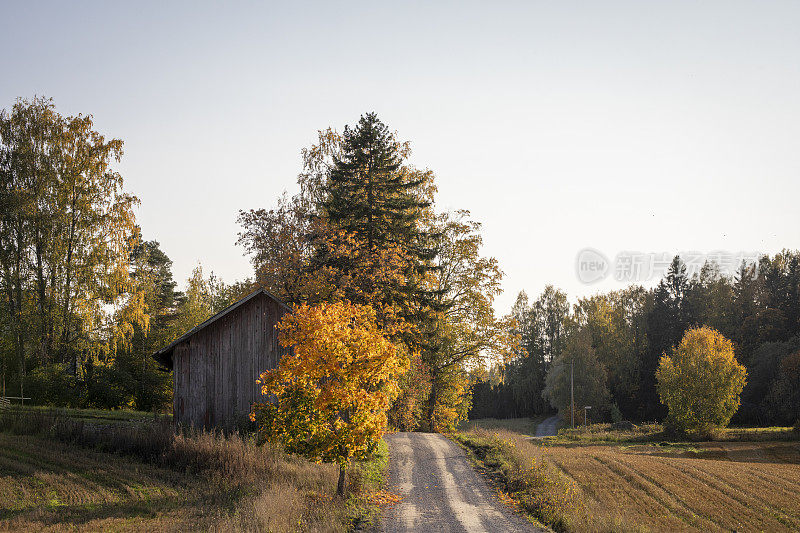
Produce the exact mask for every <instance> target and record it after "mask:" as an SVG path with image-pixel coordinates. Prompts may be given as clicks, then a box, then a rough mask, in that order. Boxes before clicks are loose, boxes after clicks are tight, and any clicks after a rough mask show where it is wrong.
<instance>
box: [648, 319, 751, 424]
mask: <svg viewBox="0 0 800 533" xmlns="http://www.w3.org/2000/svg"><path fill="white" fill-rule="evenodd" d="M746 376H747V371H746V370H745V368H744V367H743V366H742V365H740V364H739V363H738V361H736V356H735V355H734V353H733V343H731V341H729V340H728V339H726V338H725V337H724V336H722V335H721V334H720V333H719V332H718V331H716V330H714V329H711V328H709V327H705V326H704V327H700V328H693V329H689V330H688V331H686V333H685V334H684V336H683V340H681V343H680V344H679V345H678V347H677V348H676V349H675V351H674V353H673V354H672V356H671V357H670V356H668V355H666V354H665V355H663V356H662V357H661V361H660V362H659V365H658V369H657V370H656V379H657V380H658V394H659V396H660V397H661V402H662V403H663V404H664V405H666V406H667V408H668V409H669V414H668V415H667V421H668V423H669V424H670V425H672V426H673V427H674V428H676V429H678V430H681V431H696V432H698V433H699V434H700V435H702V436H707V435H709V434H710V433H711V431H712V430H713V429H714V428H720V427H725V426H727V425H728V423H729V422H730V420H731V417H732V416H733V415H734V414H735V413H736V410H737V409H738V408H739V404H740V403H741V402H740V399H739V395H740V394H741V393H742V389H743V388H744V385H745V382H746Z"/></svg>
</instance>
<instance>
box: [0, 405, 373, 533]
mask: <svg viewBox="0 0 800 533" xmlns="http://www.w3.org/2000/svg"><path fill="white" fill-rule="evenodd" d="M0 430H2V431H3V434H0V439H2V440H3V441H4V442H3V446H0V448H3V449H4V450H6V451H5V452H2V454H0V455H1V456H0V461H2V462H3V464H4V466H7V467H8V468H7V470H8V472H9V474H8V475H5V476H3V477H0V483H2V484H4V485H6V487H7V488H8V490H7V491H3V494H5V498H7V500H6V501H3V502H2V503H3V507H4V508H5V509H7V511H6V512H5V513H4V514H3V515H2V516H1V517H0V519H2V520H3V522H0V525H2V527H6V528H9V529H17V530H24V529H31V528H34V529H35V528H39V527H45V526H52V527H57V526H58V525H59V524H71V523H72V521H74V520H75V519H76V516H78V515H79V516H80V517H81V520H80V521H79V522H78V523H80V524H84V525H85V526H86V529H95V528H98V527H104V528H108V527H112V528H117V527H122V526H123V525H125V527H126V528H132V527H134V526H135V529H146V528H149V527H156V528H158V529H170V528H177V529H181V528H186V527H192V528H198V529H214V530H226V531H227V530H234V531H250V530H254V529H258V530H269V531H297V530H303V531H306V530H308V531H343V530H346V529H350V528H352V527H353V526H354V525H363V524H365V523H374V521H375V520H376V517H377V512H376V508H377V501H376V500H375V499H374V498H373V496H372V493H373V492H375V491H376V490H378V488H379V486H380V484H381V482H382V472H383V469H384V468H385V464H386V451H385V447H382V448H380V451H381V453H379V454H378V455H377V456H375V457H374V458H371V459H370V460H369V461H365V462H354V464H353V468H352V469H351V472H350V477H351V480H350V483H351V486H352V487H353V490H352V497H351V498H350V499H349V500H344V499H341V498H335V497H333V496H332V494H333V492H334V489H335V487H336V482H337V473H336V469H335V468H332V467H331V466H330V465H316V464H313V463H309V462H307V461H305V460H304V459H301V458H299V457H294V456H290V455H286V454H285V453H283V452H282V451H281V450H280V449H278V448H273V447H270V446H268V445H265V446H256V445H255V443H254V442H253V439H252V438H251V437H243V436H240V435H239V434H231V435H223V434H220V433H212V432H199V431H195V430H187V431H184V432H182V433H179V434H175V433H174V431H173V428H172V424H171V422H170V421H169V420H168V419H166V418H159V419H157V420H153V419H142V418H140V419H138V420H136V419H132V420H127V421H124V422H118V423H112V424H104V425H99V424H96V423H87V422H85V421H83V420H76V419H73V418H71V417H70V416H67V415H66V414H65V413H63V412H59V411H44V410H41V409H34V410H29V409H25V410H21V409H12V410H8V411H0ZM109 454H110V455H109ZM26 465H27V466H26ZM30 465H38V466H37V469H41V470H42V472H44V473H46V475H45V486H42V485H41V479H40V478H41V476H36V475H32V473H31V471H30ZM75 476H77V478H76V477H75ZM86 476H88V478H89V479H95V480H96V481H95V482H93V483H90V484H89V485H85V484H84V485H81V484H80V483H79V484H78V485H79V486H81V488H80V490H78V489H76V488H75V483H76V481H75V480H76V479H80V478H81V477H86ZM37 480H38V481H37ZM148 487H150V488H148ZM63 506H67V507H68V509H61V510H62V511H64V510H66V511H68V512H67V513H66V514H64V513H63V512H62V513H59V512H58V511H59V508H61V507H63ZM140 521H141V522H142V523H139V522H140ZM148 523H149V524H150V525H148ZM73 525H74V524H73Z"/></svg>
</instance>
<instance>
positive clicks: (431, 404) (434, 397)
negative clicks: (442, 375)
mask: <svg viewBox="0 0 800 533" xmlns="http://www.w3.org/2000/svg"><path fill="white" fill-rule="evenodd" d="M438 401H439V391H438V390H437V387H436V379H435V378H434V379H432V380H431V393H430V396H428V417H427V418H428V426H429V429H430V431H436V421H435V420H434V415H435V414H436V402H438Z"/></svg>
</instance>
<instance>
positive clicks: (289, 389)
mask: <svg viewBox="0 0 800 533" xmlns="http://www.w3.org/2000/svg"><path fill="white" fill-rule="evenodd" d="M278 327H279V330H280V332H279V340H280V343H281V345H282V346H285V347H290V348H291V351H290V352H289V353H288V354H286V355H284V356H283V357H282V358H281V361H280V363H279V365H278V367H277V368H275V369H273V370H269V371H267V372H264V373H262V374H261V376H260V379H259V382H260V383H261V386H262V389H261V390H262V394H264V395H265V396H266V397H267V398H268V401H266V402H263V403H259V404H256V405H255V407H254V410H253V412H252V414H251V420H253V421H255V422H257V424H258V428H259V436H260V438H262V439H263V440H266V441H270V442H275V443H280V444H281V445H283V447H284V449H285V450H286V451H287V452H289V453H294V454H298V455H302V456H304V457H306V458H308V459H310V460H312V461H316V462H326V463H336V464H338V465H339V483H338V487H337V493H338V494H344V493H345V492H346V490H347V486H346V479H347V478H346V468H347V464H348V463H349V461H350V459H352V458H354V457H356V458H358V457H364V456H366V455H368V454H370V453H372V452H373V451H374V450H375V447H376V446H377V444H378V442H379V441H380V439H381V437H382V436H383V433H384V431H385V430H386V425H387V419H386V411H387V410H388V409H389V406H390V405H391V402H392V401H393V400H394V399H395V397H396V396H397V393H398V391H399V386H398V378H399V377H400V376H401V375H402V374H403V373H404V372H405V371H406V370H407V369H408V364H409V363H408V359H407V358H406V357H404V356H403V355H402V353H401V352H400V351H399V350H398V348H397V347H396V346H395V345H394V344H393V343H392V342H391V341H389V340H388V339H387V337H386V334H385V332H384V331H383V330H381V329H379V327H378V324H377V322H376V316H375V311H374V310H373V309H372V308H371V307H369V306H363V305H355V304H352V303H350V302H347V301H339V302H335V303H321V304H319V305H315V306H310V305H306V304H302V305H299V306H296V307H295V308H294V310H293V312H292V313H291V314H288V315H286V316H284V318H283V320H282V321H281V323H280V324H279V326H278Z"/></svg>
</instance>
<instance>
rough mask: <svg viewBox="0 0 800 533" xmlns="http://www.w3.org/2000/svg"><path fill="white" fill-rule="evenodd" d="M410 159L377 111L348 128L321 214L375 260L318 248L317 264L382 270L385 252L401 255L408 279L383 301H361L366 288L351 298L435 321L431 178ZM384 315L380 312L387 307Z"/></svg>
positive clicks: (399, 279)
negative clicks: (428, 228) (430, 275)
mask: <svg viewBox="0 0 800 533" xmlns="http://www.w3.org/2000/svg"><path fill="white" fill-rule="evenodd" d="M403 159H404V156H403V154H402V153H401V150H400V144H399V143H398V142H397V140H396V139H395V137H394V135H393V134H392V133H391V132H390V131H389V129H388V128H387V127H386V125H385V124H383V123H382V122H381V121H380V120H379V119H378V117H377V115H376V114H375V113H367V114H366V115H363V116H362V117H361V119H360V120H359V122H358V124H357V125H356V126H355V127H354V128H350V127H346V128H345V130H344V133H343V134H342V143H341V151H340V154H338V155H335V156H334V157H333V168H332V169H331V171H330V174H329V176H328V179H327V181H326V182H325V184H324V185H323V195H322V198H323V199H322V201H321V206H320V207H321V209H319V214H320V216H321V217H322V218H323V219H324V220H325V222H326V224H327V225H328V227H330V228H332V229H333V230H336V231H339V232H343V233H346V234H349V235H352V236H354V237H355V239H356V241H357V243H358V246H360V247H361V248H363V250H362V254H360V257H361V258H364V257H366V258H368V259H367V263H368V264H366V265H364V264H360V265H354V264H353V261H354V259H353V257H341V255H338V256H337V255H336V254H329V253H327V252H328V250H325V249H321V250H318V253H317V260H316V261H315V264H317V265H328V266H334V267H336V268H337V269H339V270H340V271H345V272H346V271H348V270H350V269H353V268H362V269H363V268H366V269H371V268H374V269H376V270H377V269H379V268H381V266H382V265H379V264H374V265H370V264H369V261H370V260H369V258H373V259H374V261H375V262H383V261H385V260H386V255H385V253H384V252H385V250H387V249H395V250H397V251H398V254H397V258H398V260H399V261H400V262H401V263H402V266H401V269H402V272H403V275H402V276H395V277H394V278H393V279H392V280H390V281H389V282H384V283H383V284H382V286H381V287H380V288H379V289H378V292H379V293H380V298H379V300H380V301H379V302H375V301H370V302H360V301H359V300H360V298H359V292H358V291H354V292H352V293H351V294H348V295H347V296H348V298H349V299H350V300H352V301H354V302H357V303H372V304H375V303H378V304H380V305H383V304H385V305H386V306H394V307H396V308H398V309H399V315H400V316H401V317H402V318H404V319H406V320H407V321H409V322H412V323H414V322H417V323H419V322H422V321H425V320H429V319H430V316H429V310H430V308H431V306H432V305H433V298H432V295H431V294H430V292H429V291H427V290H426V289H425V287H424V283H423V281H422V279H423V276H424V273H425V271H426V270H428V269H430V268H433V267H432V262H431V260H432V259H433V257H434V255H435V251H434V249H433V247H432V246H429V245H426V243H428V242H430V239H429V236H427V235H425V233H424V232H423V230H422V222H423V217H424V216H425V213H426V209H427V208H428V207H429V206H430V201H429V200H428V199H427V198H426V194H425V192H424V188H425V186H426V179H428V178H427V176H428V175H427V174H425V173H422V174H420V173H417V172H412V171H409V167H407V166H405V165H404V164H403ZM361 279H363V280H367V281H369V280H370V279H372V278H371V277H370V276H363V277H362V278H361ZM360 289H364V290H363V292H362V294H363V293H368V294H375V292H376V287H374V286H371V287H364V288H360ZM378 312H379V315H380V313H381V309H378ZM417 340H419V339H417Z"/></svg>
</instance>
